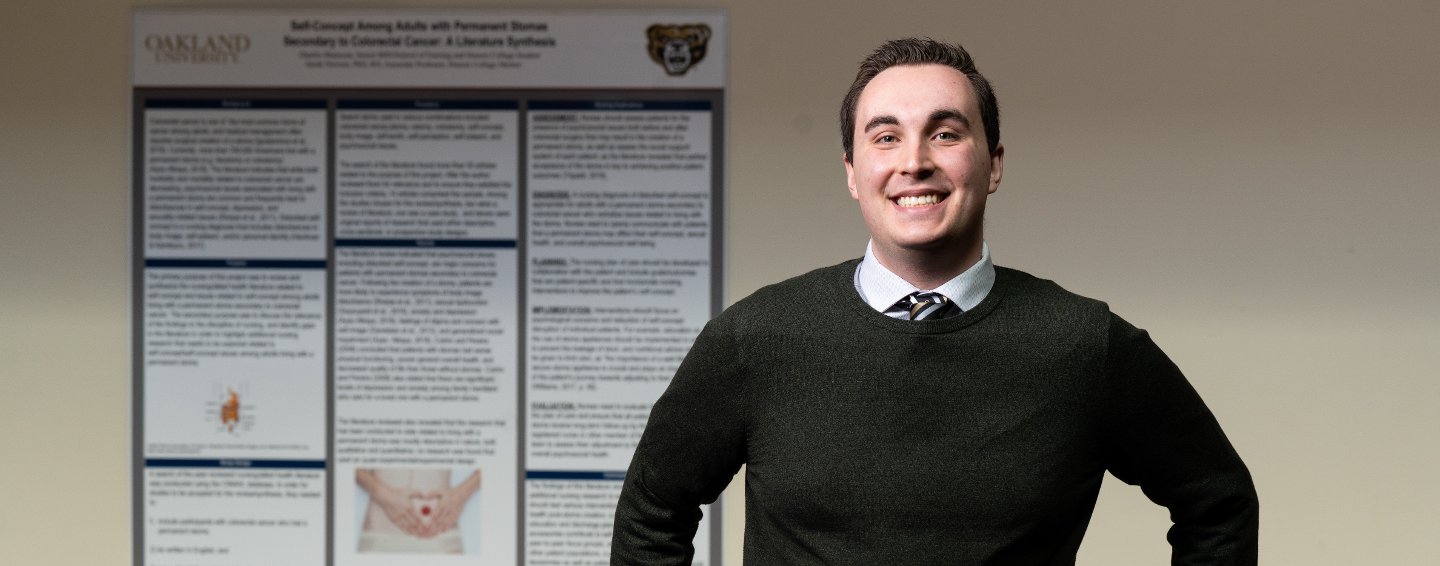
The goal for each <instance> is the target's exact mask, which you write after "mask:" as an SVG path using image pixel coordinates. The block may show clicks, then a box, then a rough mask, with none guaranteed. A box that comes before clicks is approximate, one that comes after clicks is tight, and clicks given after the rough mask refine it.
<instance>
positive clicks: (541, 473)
mask: <svg viewBox="0 0 1440 566" xmlns="http://www.w3.org/2000/svg"><path fill="white" fill-rule="evenodd" d="M525 479H527V480H580V481H625V472H623V471H619V472H614V471H611V472H606V471H569V470H529V471H527V472H525Z"/></svg>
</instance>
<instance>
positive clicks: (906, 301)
mask: <svg viewBox="0 0 1440 566" xmlns="http://www.w3.org/2000/svg"><path fill="white" fill-rule="evenodd" d="M886 312H887V313H892V314H897V315H898V316H899V318H904V319H907V320H937V319H941V318H946V317H950V316H955V315H957V314H960V307H958V306H955V303H954V302H952V301H951V300H950V299H949V298H947V297H946V296H945V295H941V294H940V293H936V292H933V291H916V292H914V293H911V294H909V295H908V296H906V297H905V298H903V299H900V300H899V301H897V302H896V303H895V306H892V307H890V308H889V309H888V310H887V311H886Z"/></svg>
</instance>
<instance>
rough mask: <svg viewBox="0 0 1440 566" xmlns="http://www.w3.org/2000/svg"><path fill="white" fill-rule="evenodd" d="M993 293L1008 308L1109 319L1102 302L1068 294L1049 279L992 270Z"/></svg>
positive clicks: (1011, 270) (1070, 292)
mask: <svg viewBox="0 0 1440 566" xmlns="http://www.w3.org/2000/svg"><path fill="white" fill-rule="evenodd" d="M997 292H998V293H999V294H1000V296H1003V297H1004V301H1005V302H1006V303H1007V304H1009V305H1010V306H1011V307H1016V306H1018V307H1025V308H1029V309H1040V310H1044V311H1052V314H1056V315H1059V314H1062V313H1066V312H1068V313H1071V314H1081V313H1088V314H1092V315H1098V314H1103V315H1104V316H1106V317H1108V316H1109V315H1110V306H1109V305H1108V304H1106V303H1105V302H1104V301H1101V300H1099V299H1093V298H1090V297H1086V296H1084V295H1080V294H1078V293H1075V292H1073V291H1070V290H1069V289H1066V288H1064V287H1061V286H1060V284H1059V283H1056V282H1054V281H1052V280H1050V279H1044V278H1041V277H1036V276H1034V275H1031V274H1030V273H1027V272H1025V271H1021V270H1019V269H1014V268H1009V267H1002V266H999V265H997V266H995V289H994V290H992V291H991V293H992V294H996V293H997ZM1053 311H1059V312H1053Z"/></svg>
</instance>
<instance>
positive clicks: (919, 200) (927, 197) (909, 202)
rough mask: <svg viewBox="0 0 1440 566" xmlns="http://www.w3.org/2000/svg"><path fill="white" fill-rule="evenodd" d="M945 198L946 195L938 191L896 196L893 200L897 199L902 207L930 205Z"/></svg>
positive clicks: (896, 202) (896, 201) (897, 202)
mask: <svg viewBox="0 0 1440 566" xmlns="http://www.w3.org/2000/svg"><path fill="white" fill-rule="evenodd" d="M943 198H944V197H943V196H942V195H939V194H936V193H927V194H923V195H907V196H903V197H896V198H894V199H892V200H894V201H895V204H898V205H900V207H901V208H914V207H918V206H930V205H932V204H938V203H939V202H940V201H941V200H943Z"/></svg>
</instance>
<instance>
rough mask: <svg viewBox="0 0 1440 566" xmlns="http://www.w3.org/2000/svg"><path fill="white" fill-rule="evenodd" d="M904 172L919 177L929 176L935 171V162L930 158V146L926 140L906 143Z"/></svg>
mask: <svg viewBox="0 0 1440 566" xmlns="http://www.w3.org/2000/svg"><path fill="white" fill-rule="evenodd" d="M904 159H905V161H904V163H903V164H902V166H903V171H902V172H903V173H905V174H906V175H911V176H913V177H917V178H922V179H923V178H925V177H929V176H930V174H931V173H933V172H934V171H935V162H934V161H931V159H930V147H929V146H928V145H927V144H926V143H925V141H924V140H921V141H917V142H910V143H908V144H905V157H904Z"/></svg>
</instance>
